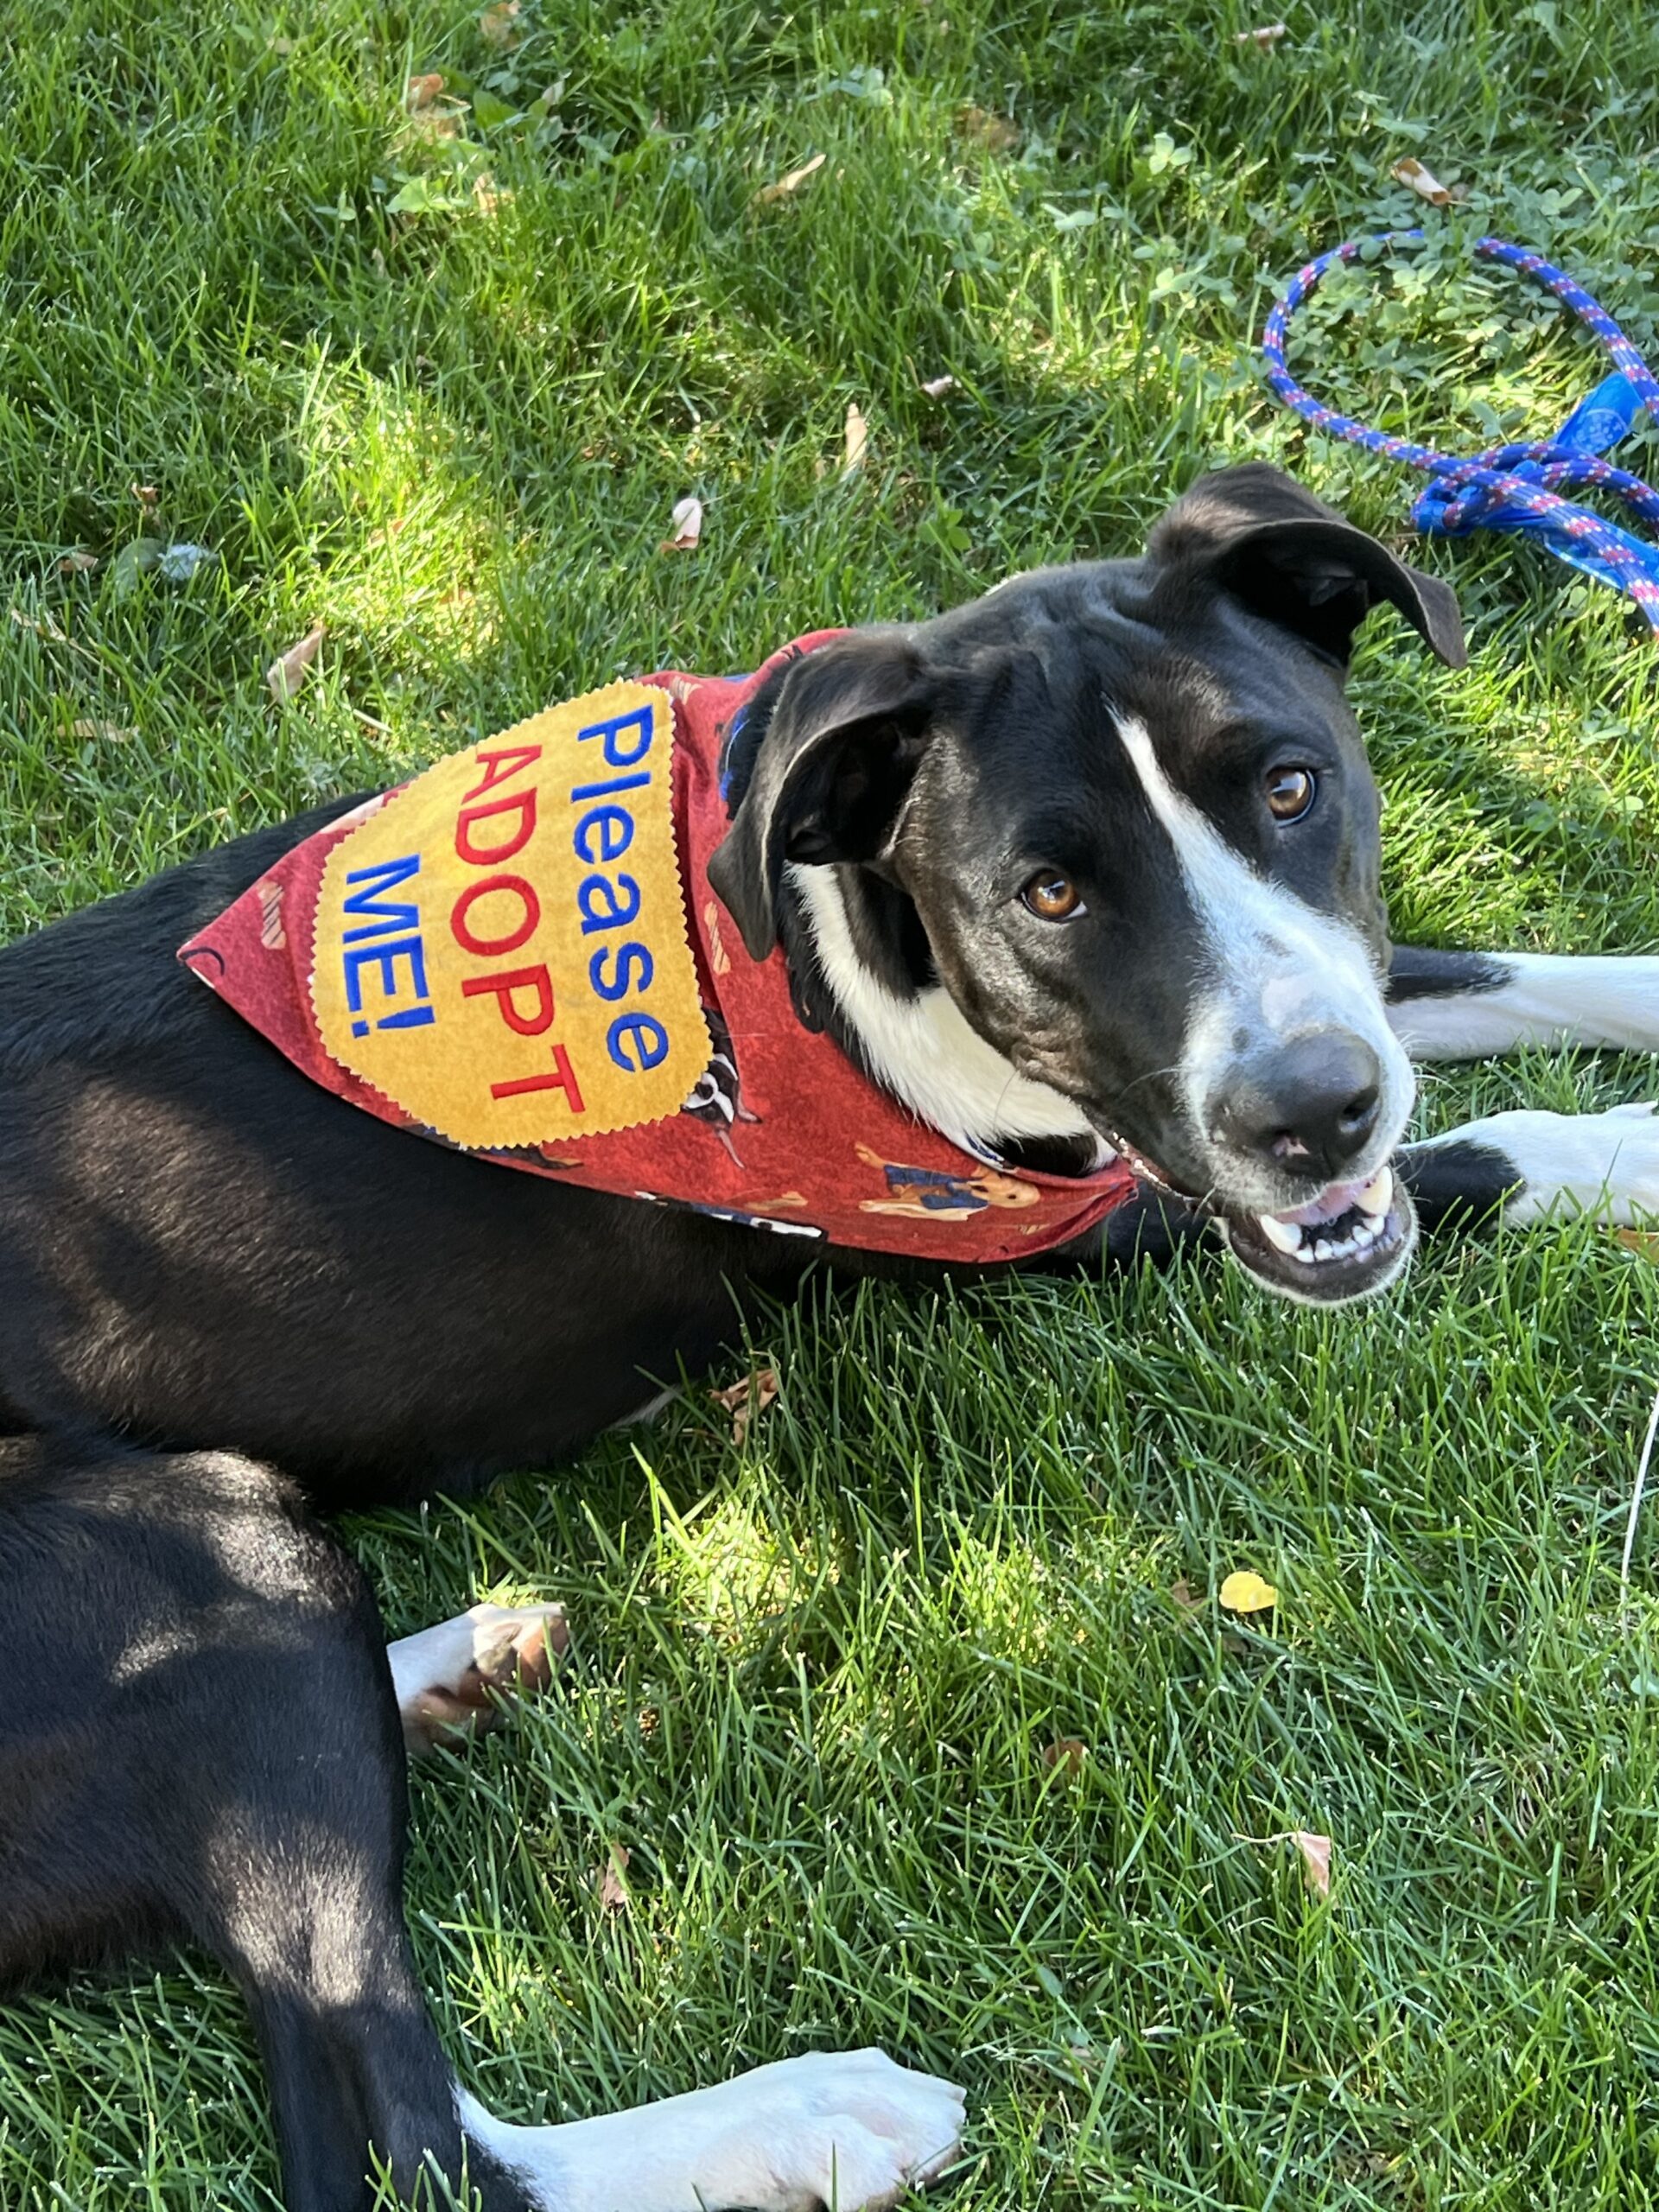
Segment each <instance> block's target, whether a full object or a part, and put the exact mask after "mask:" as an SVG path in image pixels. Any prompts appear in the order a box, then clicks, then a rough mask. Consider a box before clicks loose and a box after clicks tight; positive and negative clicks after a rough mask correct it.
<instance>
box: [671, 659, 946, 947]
mask: <svg viewBox="0 0 1659 2212" xmlns="http://www.w3.org/2000/svg"><path fill="white" fill-rule="evenodd" d="M932 702H933V679H932V677H931V675H930V673H929V671H928V670H927V669H926V667H925V665H924V664H923V661H922V658H921V656H920V655H919V654H918V652H916V650H915V648H914V646H912V645H911V644H910V643H909V642H908V641H907V640H906V639H905V638H904V637H903V636H902V635H900V634H899V632H881V631H870V632H855V634H854V635H853V636H851V637H849V638H842V639H836V642H835V643H834V644H832V645H821V646H820V647H819V648H818V649H817V652H810V653H807V654H804V655H803V657H802V658H800V659H799V660H797V661H794V662H791V664H790V665H789V667H788V669H787V670H786V671H785V673H784V675H783V677H781V678H780V679H779V689H778V691H777V694H776V696H775V700H774V702H773V704H772V713H771V718H770V720H769V721H768V722H767V725H766V734H765V736H764V737H763V738H762V739H761V741H760V752H759V754H758V755H757V757H756V760H755V764H754V772H753V776H752V777H751V779H750V781H749V787H748V789H747V791H746V792H745V793H744V795H743V802H742V804H741V806H740V807H739V808H738V810H737V815H736V818H735V820H734V822H733V823H732V826H731V829H729V830H728V833H727V835H726V837H725V840H724V842H722V843H721V846H720V848H719V849H718V850H717V851H716V852H715V855H714V857H713V859H712V860H710V861H709V882H710V883H711V884H712V885H713V886H714V888H715V891H716V892H717V893H718V894H719V896H720V898H721V900H722V901H723V902H724V904H725V906H726V907H727V910H728V912H729V913H730V914H731V916H732V918H733V919H734V921H735V922H736V924H737V925H738V928H739V929H740V930H741V931H742V933H743V942H744V944H746V945H747V948H748V950H749V952H750V954H751V956H752V957H753V958H754V959H756V960H764V959H765V958H766V955H767V954H768V953H769V952H770V951H771V950H772V946H773V945H774V944H776V943H777V941H778V891H779V884H780V882H781V881H782V879H783V873H784V864H785V861H868V860H874V858H875V857H876V856H877V855H878V854H880V852H881V851H882V850H883V849H884V848H885V847H886V845H887V842H888V840H889V839H890V837H891V836H892V834H893V825H894V823H896V821H897V820H898V817H899V809H900V808H901V807H902V806H903V804H904V801H905V796H906V792H907V791H909V789H910V781H911V778H912V775H914V773H915V772H916V764H917V762H918V760H920V759H921V757H922V754H923V752H924V751H925V748H926V745H927V738H928V729H929V723H930V721H931V709H932Z"/></svg>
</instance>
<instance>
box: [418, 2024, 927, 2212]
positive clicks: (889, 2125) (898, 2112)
mask: <svg viewBox="0 0 1659 2212" xmlns="http://www.w3.org/2000/svg"><path fill="white" fill-rule="evenodd" d="M962 2115H963V2096H962V2092H961V2090H960V2089H958V2088H955V2087H954V2086H953V2085H952V2084H951V2083H950V2082H942V2081H939V2080H938V2079H937V2078H936V2077H935V2076H934V2075H930V2074H913V2073H912V2072H910V2071H909V2070H908V2069H906V2068H905V2067H902V2066H897V2065H895V2064H894V2063H893V2060H892V2059H890V2058H888V2057H887V2056H884V2055H883V2053H882V2052H880V2051H879V2050H858V2051H845V2052H840V2051H837V2052H827V2051H826V2052H818V2053H814V2054H811V2055H810V2056H805V2057H801V2058H786V2059H783V2060H780V2061H779V2063H776V2064H774V2065H772V2066H758V2067H756V2068H755V2069H754V2070H753V2073H749V2074H740V2075H737V2077H736V2078H735V2079H734V2080H733V2081H730V2082H721V2084H720V2085H719V2087H718V2088H712V2089H695V2090H693V2091H691V2092H690V2094H688V2095H685V2096H680V2097H665V2098H664V2100H663V2101H661V2102H660V2103H658V2104H652V2105H641V2106H640V2107H638V2108H637V2109H636V2110H635V2111H632V2112H618V2113H604V2114H602V2115H601V2116H600V2117H599V2118H597V2119H594V2120H571V2121H568V2122H567V2123H566V2124H565V2125H564V2126H561V2127H512V2126H507V2125H506V2124H505V2122H504V2121H501V2120H495V2119H493V2118H492V2117H491V2115H490V2114H489V2113H487V2112H486V2111H485V2110H484V2108H483V2107H482V2106H481V2105H480V2104H479V2103H478V2102H477V2101H475V2100H474V2098H472V2097H470V2096H467V2095H462V2096H461V2099H460V2117H461V2126H462V2127H463V2128H464V2129H465V2131H466V2133H467V2136H468V2137H469V2139H471V2140H472V2141H473V2142H474V2143H476V2144H477V2145H480V2148H482V2149H484V2150H487V2151H488V2152H490V2153H491V2154H492V2155H493V2158H495V2159H496V2160H498V2161H499V2164H501V2165H503V2166H505V2168H506V2169H507V2171H509V2172H511V2173H513V2174H516V2175H517V2176H518V2178H519V2180H520V2182H521V2183H522V2184H523V2185H524V2188H525V2190H527V2191H528V2192H529V2195H530V2197H531V2202H532V2203H534V2204H535V2205H536V2206H537V2207H538V2208H545V2212H726V2209H727V2208H735V2207H740V2206H744V2207H749V2208H752V2212H825V2208H834V2212H879V2208H881V2207H885V2206H887V2205H892V2204H895V2203H897V2202H898V2201H899V2198H900V2197H901V2196H903V2195H904V2194H905V2193H906V2190H909V2189H912V2188H914V2187H919V2186H922V2185H924V2184H925V2183H927V2182H929V2181H931V2179H933V2177H935V2176H936V2175H937V2174H938V2173H940V2172H941V2171H943V2170H944V2168H945V2167H946V2166H947V2165H949V2164H950V2162H951V2160H952V2159H953V2158H955V2157H956V2155H957V2146H958V2144H959V2141H960V2139H961V2134H962Z"/></svg>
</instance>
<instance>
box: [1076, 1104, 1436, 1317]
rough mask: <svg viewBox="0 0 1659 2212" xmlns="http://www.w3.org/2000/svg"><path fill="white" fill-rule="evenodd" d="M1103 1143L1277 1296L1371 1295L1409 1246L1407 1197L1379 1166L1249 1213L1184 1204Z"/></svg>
mask: <svg viewBox="0 0 1659 2212" xmlns="http://www.w3.org/2000/svg"><path fill="white" fill-rule="evenodd" d="M1111 1141H1112V1142H1113V1144H1114V1145H1116V1147H1117V1149H1118V1151H1119V1152H1120V1153H1121V1154H1122V1156H1123V1158H1124V1160H1126V1161H1127V1162H1128V1165H1129V1166H1131V1167H1132V1168H1133V1169H1134V1170H1135V1173H1136V1175H1137V1176H1139V1177H1140V1178H1141V1180H1142V1181H1144V1182H1147V1183H1150V1184H1152V1185H1154V1188H1155V1189H1157V1190H1160V1191H1162V1192H1165V1193H1166V1195H1167V1196H1168V1197H1171V1198H1177V1199H1179V1201H1180V1203H1181V1205H1184V1206H1186V1207H1189V1208H1191V1209H1192V1211H1195V1212H1199V1213H1203V1214H1205V1215H1207V1216H1208V1217H1210V1218H1211V1220H1212V1221H1214V1223H1215V1224H1216V1226H1217V1229H1218V1230H1220V1232H1221V1235H1222V1236H1223V1237H1224V1239H1225V1241H1226V1243H1227V1246H1228V1249H1229V1250H1230V1252H1231V1253H1232V1255H1233V1257H1234V1258H1235V1259H1236V1261H1237V1262H1238V1263H1239V1265H1240V1266H1241V1267H1242V1268H1244V1269H1245V1271H1246V1272H1247V1273H1248V1274H1252V1275H1254V1276H1255V1279H1256V1281H1258V1282H1260V1283H1262V1284H1263V1285H1264V1286H1265V1287H1267V1288H1268V1289H1269V1290H1273V1291H1276V1292H1277V1293H1278V1294H1280V1296H1281V1297H1283V1298H1294V1299H1297V1300H1300V1301H1301V1302H1302V1303H1304V1304H1306V1305H1315V1306H1339V1305H1342V1304H1344V1302H1345V1301H1346V1300H1349V1299H1354V1298H1370V1297H1374V1296H1375V1295H1376V1293H1377V1292H1378V1291H1381V1290H1386V1289H1387V1287H1388V1286H1389V1284H1390V1283H1391V1282H1393V1281H1395V1279H1396V1278H1397V1277H1398V1276H1399V1274H1401V1272H1402V1269H1403V1268H1404V1267H1405V1265H1406V1262H1407V1261H1408V1259H1409V1258H1410V1257H1411V1252H1412V1247H1413V1246H1414V1244H1415V1243H1416V1241H1417V1214H1416V1209H1415V1208H1414V1206H1413V1205H1412V1203H1411V1194H1410V1192H1408V1190H1407V1189H1406V1186H1405V1185H1404V1184H1403V1183H1402V1181H1401V1179H1400V1178H1399V1176H1398V1175H1397V1174H1396V1173H1395V1171H1394V1168H1393V1167H1392V1166H1390V1165H1389V1164H1387V1163H1386V1162H1385V1163H1384V1165H1383V1166H1382V1167H1380V1168H1379V1169H1378V1170H1377V1172H1376V1174H1375V1175H1373V1176H1372V1177H1371V1178H1370V1179H1369V1181H1366V1182H1363V1183H1329V1184H1327V1185H1325V1189H1324V1190H1323V1191H1321V1192H1319V1196H1318V1197H1317V1198H1310V1199H1308V1200H1306V1202H1305V1203H1304V1204H1303V1205H1299V1206H1290V1207H1287V1209H1286V1211H1284V1212H1282V1213H1250V1212H1248V1211H1244V1210H1243V1209H1242V1208H1236V1207H1231V1206H1229V1205H1226V1204H1225V1203H1224V1201H1223V1200H1221V1199H1219V1198H1209V1199H1197V1198H1192V1197H1191V1196H1189V1195H1188V1194H1187V1193H1186V1192H1182V1191H1179V1190H1177V1189H1176V1188H1175V1187H1174V1186H1173V1185H1172V1184H1171V1183H1170V1182H1169V1181H1168V1179H1166V1177H1165V1176H1164V1175H1163V1174H1162V1173H1161V1172H1160V1170H1159V1169H1158V1168H1157V1167H1156V1166H1154V1164H1153V1162H1152V1161H1150V1160H1147V1158H1146V1156H1145V1154H1142V1153H1140V1152H1137V1151H1136V1149H1135V1147H1134V1146H1133V1145H1130V1144H1126V1143H1124V1142H1123V1141H1122V1138H1119V1137H1114V1138H1113V1139H1112V1140H1111Z"/></svg>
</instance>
